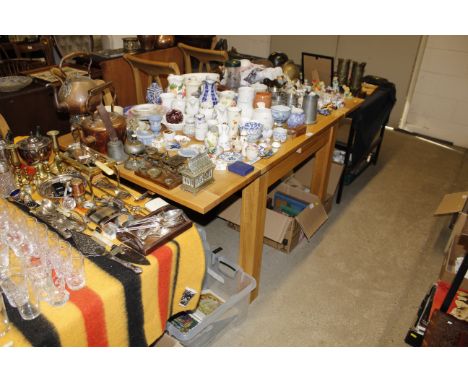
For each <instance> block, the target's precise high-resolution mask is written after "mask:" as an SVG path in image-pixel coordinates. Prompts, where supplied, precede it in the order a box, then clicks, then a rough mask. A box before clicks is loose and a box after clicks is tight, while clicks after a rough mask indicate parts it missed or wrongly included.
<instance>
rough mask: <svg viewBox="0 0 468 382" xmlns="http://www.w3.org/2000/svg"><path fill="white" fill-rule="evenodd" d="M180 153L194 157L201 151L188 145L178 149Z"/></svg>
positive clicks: (186, 156) (183, 155) (182, 155)
mask: <svg viewBox="0 0 468 382" xmlns="http://www.w3.org/2000/svg"><path fill="white" fill-rule="evenodd" d="M178 153H179V155H180V156H181V157H184V158H193V157H196V156H197V155H198V154H199V151H198V150H197V149H194V148H190V147H187V148H185V149H181V150H179V151H178Z"/></svg>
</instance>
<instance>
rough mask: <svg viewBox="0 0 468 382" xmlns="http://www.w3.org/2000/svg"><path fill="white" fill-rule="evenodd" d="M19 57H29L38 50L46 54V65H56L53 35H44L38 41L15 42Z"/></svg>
mask: <svg viewBox="0 0 468 382" xmlns="http://www.w3.org/2000/svg"><path fill="white" fill-rule="evenodd" d="M12 45H13V49H14V51H15V54H16V57H17V58H25V57H26V58H29V57H30V55H31V54H32V53H36V52H38V53H39V54H42V55H43V56H44V61H45V63H46V65H54V53H53V45H54V43H53V41H52V38H51V37H48V36H42V37H41V38H40V39H39V41H38V42H33V43H13V44H12Z"/></svg>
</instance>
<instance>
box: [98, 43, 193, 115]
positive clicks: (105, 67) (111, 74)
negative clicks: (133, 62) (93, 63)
mask: <svg viewBox="0 0 468 382" xmlns="http://www.w3.org/2000/svg"><path fill="white" fill-rule="evenodd" d="M135 55H136V56H137V57H139V58H143V59H146V60H153V61H163V62H175V63H176V64H177V65H178V66H179V69H180V72H181V73H183V70H184V58H183V55H182V52H181V51H180V49H179V48H177V47H174V48H168V49H161V50H153V51H150V52H144V53H136V54H135ZM99 65H100V67H101V70H102V78H103V79H104V80H105V81H112V82H113V84H114V87H115V92H116V95H117V105H120V106H124V107H125V106H130V105H135V104H136V103H137V100H136V92H135V82H134V80H133V74H132V70H131V68H130V65H129V64H128V62H127V61H125V60H124V59H123V57H117V58H111V59H107V60H105V61H101V62H99ZM147 81H148V79H147V77H146V76H144V75H142V84H143V86H144V88H146V86H147V85H146V84H147ZM162 82H163V86H166V85H167V82H166V81H165V79H164V78H163V79H162Z"/></svg>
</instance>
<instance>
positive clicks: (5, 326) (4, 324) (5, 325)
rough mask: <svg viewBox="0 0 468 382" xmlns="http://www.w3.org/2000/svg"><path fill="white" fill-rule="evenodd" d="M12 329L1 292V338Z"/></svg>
mask: <svg viewBox="0 0 468 382" xmlns="http://www.w3.org/2000/svg"><path fill="white" fill-rule="evenodd" d="M9 330H10V321H9V320H8V315H7V311H6V308H5V304H4V303H3V296H2V294H1V293H0V338H1V337H4V336H5V335H6V334H7V333H8V331H9Z"/></svg>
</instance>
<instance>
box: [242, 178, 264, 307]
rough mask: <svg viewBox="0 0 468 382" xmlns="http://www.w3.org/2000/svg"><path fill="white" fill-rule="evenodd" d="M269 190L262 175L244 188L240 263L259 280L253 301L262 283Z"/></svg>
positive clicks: (253, 293)
mask: <svg viewBox="0 0 468 382" xmlns="http://www.w3.org/2000/svg"><path fill="white" fill-rule="evenodd" d="M267 190H268V187H267V179H266V176H260V177H259V178H257V179H256V180H255V181H253V182H252V183H250V184H249V185H248V186H247V187H245V188H244V189H243V190H242V211H241V221H240V251H239V264H240V266H241V267H242V269H243V270H244V272H246V273H248V274H249V275H252V276H253V277H254V278H255V280H257V288H256V289H255V290H254V291H253V292H252V294H251V296H250V300H251V301H253V300H254V299H255V298H256V297H257V295H258V290H259V284H260V271H261V267H262V251H263V234H264V231H265V214H266V199H267Z"/></svg>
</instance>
